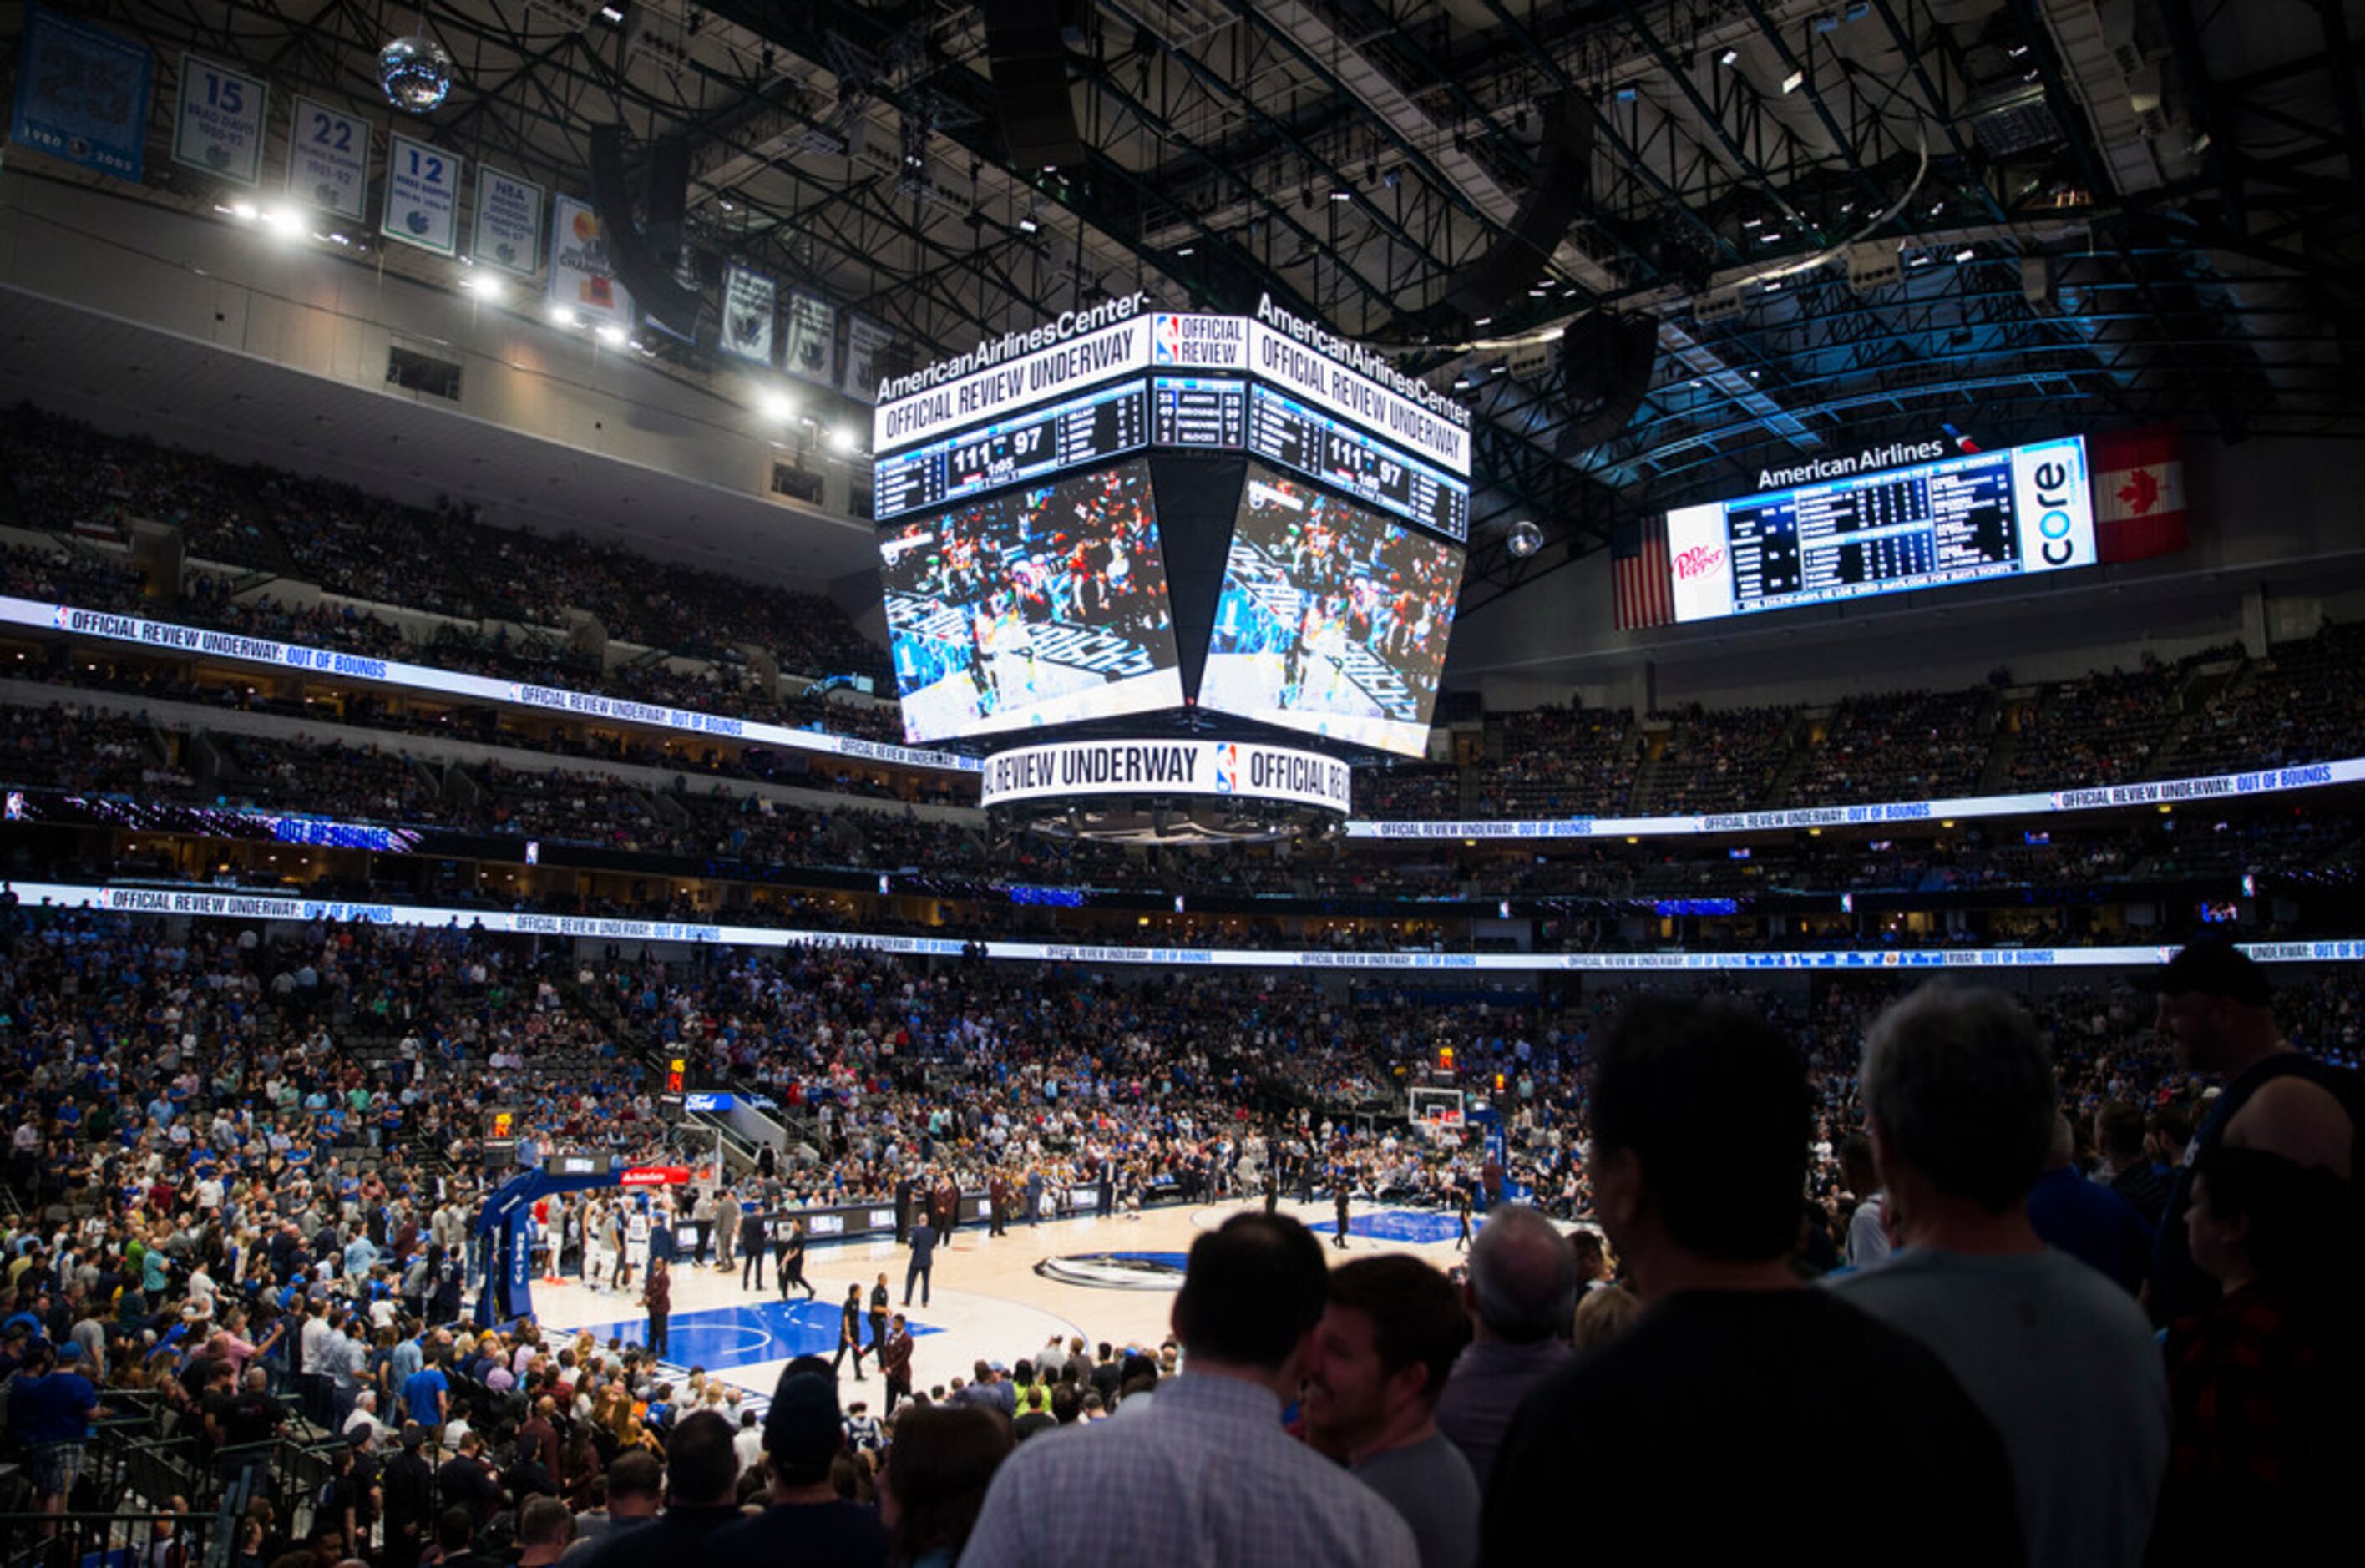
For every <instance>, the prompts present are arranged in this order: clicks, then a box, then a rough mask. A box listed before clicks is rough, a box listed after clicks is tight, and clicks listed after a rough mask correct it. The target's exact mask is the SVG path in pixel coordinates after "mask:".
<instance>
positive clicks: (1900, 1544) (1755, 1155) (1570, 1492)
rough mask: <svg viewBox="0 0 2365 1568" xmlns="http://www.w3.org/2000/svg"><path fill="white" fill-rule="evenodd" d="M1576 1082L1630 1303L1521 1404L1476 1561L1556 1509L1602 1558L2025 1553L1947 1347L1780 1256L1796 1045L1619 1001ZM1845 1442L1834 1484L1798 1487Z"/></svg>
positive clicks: (1540, 1527) (1853, 1558) (1802, 1080)
mask: <svg viewBox="0 0 2365 1568" xmlns="http://www.w3.org/2000/svg"><path fill="white" fill-rule="evenodd" d="M1590 1102H1591V1104H1592V1108H1593V1148H1592V1159H1591V1160H1590V1162H1589V1164H1590V1174H1591V1177H1592V1182H1593V1190H1594V1195H1595V1203H1596V1205H1597V1208H1598V1210H1599V1213H1600V1215H1601V1220H1602V1225H1603V1226H1604V1228H1605V1229H1606V1230H1607V1232H1608V1239H1609V1243H1610V1245H1611V1246H1612V1247H1614V1248H1615V1249H1617V1252H1618V1256H1619V1257H1620V1260H1623V1262H1624V1263H1625V1264H1626V1266H1627V1267H1628V1268H1629V1269H1630V1270H1631V1271H1632V1274H1633V1278H1634V1281H1635V1282H1636V1285H1637V1288H1638V1291H1639V1294H1641V1295H1642V1298H1643V1302H1644V1304H1645V1305H1644V1309H1643V1312H1642V1316H1641V1317H1640V1318H1639V1319H1638V1320H1637V1321H1636V1322H1635V1324H1634V1326H1633V1327H1631V1329H1629V1330H1628V1331H1627V1332H1626V1333H1625V1334H1624V1335H1623V1336H1622V1337H1620V1338H1618V1339H1617V1340H1615V1341H1613V1342H1612V1343H1611V1344H1609V1345H1608V1346H1606V1347H1604V1348H1603V1349H1601V1350H1597V1351H1595V1352H1593V1353H1591V1354H1589V1355H1586V1356H1584V1357H1581V1358H1578V1359H1577V1360H1575V1361H1573V1362H1572V1363H1571V1364H1570V1365H1569V1366H1567V1367H1565V1368H1564V1369H1563V1370H1562V1371H1560V1372H1556V1373H1554V1374H1553V1375H1552V1377H1551V1378H1550V1379H1549V1380H1548V1381H1546V1382H1545V1383H1543V1384H1542V1385H1541V1386H1540V1387H1539V1388H1538V1389H1537V1390H1536V1391H1535V1393H1533V1394H1530V1396H1529V1398H1528V1400H1527V1402H1526V1403H1525V1404H1524V1405H1522V1406H1520V1407H1519V1414H1518V1415H1517V1416H1516V1417H1513V1419H1512V1423H1511V1428H1510V1431H1509V1432H1508V1435H1507V1436H1506V1437H1505V1439H1504V1441H1503V1446H1502V1448H1501V1450H1500V1451H1499V1452H1498V1453H1497V1454H1496V1461H1495V1471H1494V1474H1493V1476H1492V1478H1491V1479H1490V1480H1489V1481H1488V1483H1487V1487H1486V1506H1485V1527H1484V1531H1483V1545H1482V1557H1481V1561H1483V1562H1487V1563H1490V1564H1501V1565H1509V1564H1528V1563H1532V1562H1541V1561H1546V1560H1548V1559H1552V1558H1555V1557H1558V1556H1560V1555H1562V1554H1564V1552H1565V1551H1566V1548H1567V1541H1568V1532H1569V1530H1570V1529H1572V1528H1573V1527H1574V1528H1577V1529H1582V1531H1583V1532H1584V1536H1585V1540H1586V1550H1587V1552H1588V1554H1589V1555H1597V1556H1598V1558H1599V1560H1600V1561H1602V1562H1622V1563H1650V1562H1663V1563H1677V1562H1743V1561H1753V1562H1814V1563H1817V1564H1818V1565H1819V1568H1855V1565H1857V1564H1875V1563H1877V1564H1882V1565H1884V1568H1886V1565H1889V1564H1894V1563H1897V1562H1915V1563H1917V1564H1923V1565H1932V1568H1934V1565H1940V1564H1960V1565H1962V1568H1973V1565H1978V1568H1996V1565H1999V1564H2003V1565H2009V1564H2012V1563H2017V1562H2021V1561H2022V1550H2021V1537H2020V1526H2019V1519H2018V1515H2017V1512H2016V1510H2015V1506H2014V1503H2013V1498H2012V1469H2011V1466H2010V1464H2009V1462H2007V1460H2006V1459H2005V1456H2004V1453H2003V1448H2002V1445H2001V1443H2000V1442H1998V1441H1997V1439H1996V1436H1995V1433H1994V1432H1993V1431H1992V1430H1991V1429H1990V1428H1989V1426H1988V1424H1987V1421H1986V1419H1985V1418H1984V1417H1981V1416H1980V1414H1979V1412H1978V1408H1977V1407H1976V1406H1973V1405H1972V1404H1971V1403H1970V1401H1969V1400H1968V1399H1967V1398H1966V1397H1965V1396H1964V1394H1963V1392H1962V1390H1961V1389H1960V1388H1959V1387H1957V1386H1956V1383H1955V1381H1954V1379H1953V1378H1952V1377H1951V1376H1949V1375H1948V1373H1947V1372H1946V1369H1945V1366H1944V1365H1943V1364H1942V1363H1941V1362H1940V1361H1938V1360H1937V1358H1936V1357H1935V1356H1933V1354H1932V1353H1931V1352H1930V1351H1928V1350H1924V1349H1923V1348H1922V1347H1921V1346H1920V1345H1917V1344H1915V1343H1914V1342H1913V1341H1912V1340H1911V1339H1910V1338H1907V1337H1906V1336H1904V1335H1902V1334H1900V1333H1899V1332H1897V1331H1896V1330H1895V1329H1892V1328H1889V1327H1886V1326H1884V1325H1882V1324H1880V1323H1877V1322H1876V1321H1875V1320H1873V1319H1872V1318H1871V1317H1869V1316H1866V1315H1865V1314H1864V1313H1862V1312H1860V1311H1858V1310H1857V1309H1856V1308H1855V1307H1853V1306H1850V1305H1847V1304H1845V1303H1844V1302H1842V1301H1841V1300H1839V1299H1838V1298H1837V1297H1836V1296H1834V1295H1833V1294H1831V1293H1829V1292H1827V1291H1811V1290H1808V1289H1805V1288H1804V1287H1803V1286H1802V1285H1801V1284H1800V1282H1799V1276H1798V1274H1797V1272H1796V1271H1794V1270H1793V1269H1792V1268H1791V1266H1790V1261H1789V1254H1790V1251H1791V1249H1792V1248H1793V1246H1794V1245H1795V1244H1796V1242H1797V1239H1798V1234H1799V1193H1801V1192H1802V1191H1803V1190H1804V1188H1805V1185H1806V1178H1807V1162H1808V1159H1809V1150H1808V1144H1809V1141H1810V1139H1811V1137H1813V1111H1812V1104H1813V1101H1812V1096H1811V1095H1810V1092H1809V1089H1808V1086H1807V1075H1806V1070H1805V1066H1804V1063H1803V1062H1802V1060H1801V1059H1800V1058H1799V1053H1798V1051H1797V1050H1796V1048H1795V1047H1792V1046H1791V1045H1790V1043H1789V1042H1788V1040H1786V1039H1784V1038H1783V1037H1782V1036H1779V1035H1777V1034H1776V1033H1775V1032H1774V1031H1773V1030H1771V1029H1769V1028H1768V1027H1766V1025H1765V1024H1764V1023H1762V1022H1761V1021H1759V1020H1758V1019H1757V1018H1755V1017H1754V1016H1752V1015H1750V1014H1747V1013H1745V1012H1742V1011H1740V1010H1738V1009H1734V1008H1732V1007H1726V1006H1711V1005H1703V1004H1698V1003H1676V1002H1641V1003H1637V1004H1636V1005H1634V1006H1632V1007H1630V1008H1629V1009H1628V1010H1627V1011H1626V1012H1625V1014H1623V1015H1622V1016H1621V1017H1620V1020H1619V1024H1618V1026H1617V1028H1616V1029H1615V1031H1614V1032H1613V1033H1612V1034H1611V1036H1610V1038H1609V1040H1608V1044H1607V1046H1606V1047H1604V1048H1603V1049H1601V1050H1600V1051H1599V1052H1597V1054H1596V1057H1595V1061H1594V1069H1593V1077H1592V1082H1591V1085H1590ZM1908 1431H1910V1432H1911V1433H1913V1434H1914V1441H1913V1442H1912V1443H1911V1445H1910V1446H1909V1445H1904V1444H1899V1443H1888V1442H1872V1441H1867V1439H1868V1438H1869V1437H1870V1436H1871V1435H1873V1434H1878V1433H1894V1432H1908ZM1842 1452H1844V1453H1846V1454H1847V1455H1848V1456H1849V1458H1848V1465H1849V1484H1848V1499H1847V1504H1846V1506H1843V1507H1833V1508H1809V1507H1806V1506H1802V1505H1803V1503H1804V1501H1805V1500H1806V1499H1808V1498H1810V1497H1813V1496H1815V1495H1818V1493H1819V1492H1820V1491H1821V1490H1822V1489H1824V1488H1826V1487H1827V1486H1828V1484H1829V1483H1830V1480H1831V1473H1830V1469H1829V1461H1830V1458H1831V1456H1832V1455H1833V1454H1837V1453H1842Z"/></svg>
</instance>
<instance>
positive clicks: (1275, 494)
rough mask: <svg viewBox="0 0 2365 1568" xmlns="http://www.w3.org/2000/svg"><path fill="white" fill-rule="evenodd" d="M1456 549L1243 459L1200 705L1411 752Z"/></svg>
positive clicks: (1439, 655) (1456, 572)
mask: <svg viewBox="0 0 2365 1568" xmlns="http://www.w3.org/2000/svg"><path fill="white" fill-rule="evenodd" d="M1461 588H1462V552H1461V551H1460V550H1458V549H1456V548H1454V547H1453V546H1452V545H1451V544H1448V543H1444V542H1443V541H1441V540H1436V539H1431V538H1429V536H1427V535H1426V534H1421V533H1416V532H1412V531H1410V530H1409V529H1404V528H1399V527H1397V526H1396V525H1395V523H1392V522H1390V521H1387V520H1386V519H1385V518H1384V517H1382V516H1380V515H1379V514H1378V513H1376V512H1373V511H1369V510H1365V509H1364V508H1362V507H1359V506H1353V505H1351V504H1349V503H1348V502H1345V501H1341V500H1335V499H1333V498H1330V497H1328V496H1326V495H1324V494H1322V493H1321V492H1319V491H1317V490H1316V489H1314V488H1313V487H1311V486H1307V485H1301V484H1296V483H1293V482H1291V481H1289V480H1284V479H1277V478H1273V477H1272V476H1270V472H1269V471H1267V470H1261V469H1256V468H1251V469H1250V474H1249V480H1248V486H1247V488H1246V489H1245V490H1244V491H1243V493H1242V495H1241V498H1240V510H1239V518H1238V521H1236V522H1235V524H1234V526H1233V529H1232V544H1231V550H1230V553H1229V554H1227V556H1226V558H1225V562H1224V589H1223V594H1222V596H1221V597H1220V598H1219V599H1217V600H1216V625H1215V632H1214V634H1213V635H1212V636H1211V637H1210V639H1209V641H1208V644H1207V669H1206V675H1205V678H1203V679H1202V681H1201V682H1200V686H1199V705H1200V706H1201V707H1203V708H1209V709H1214V710H1216V711H1221V712H1226V713H1237V714H1239V715H1240V716H1241V717H1243V718H1249V719H1261V720H1263V721H1265V722H1268V723H1272V724H1280V725H1283V726H1286V727H1287V728H1290V729H1294V730H1304V731H1306V732H1308V733H1310V734H1317V735H1329V736H1333V737H1335V738H1337V739H1339V740H1343V741H1350V742H1352V743H1354V744H1355V745H1367V746H1373V747H1376V748H1377V749H1379V750H1383V751H1394V752H1402V753H1405V754H1407V755H1410V756H1418V755H1419V754H1420V753H1421V752H1422V750H1423V749H1425V748H1426V746H1427V745H1428V744H1429V713H1430V711H1432V710H1433V709H1434V708H1435V707H1436V705H1437V681H1438V677H1439V675H1440V672H1441V671H1442V670H1443V669H1444V667H1445V645H1446V643H1447V641H1448V639H1449V638H1450V637H1451V635H1452V630H1453V606H1454V600H1455V597H1456V596H1457V595H1458V594H1459V593H1460V591H1461Z"/></svg>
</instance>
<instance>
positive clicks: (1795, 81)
mask: <svg viewBox="0 0 2365 1568" xmlns="http://www.w3.org/2000/svg"><path fill="white" fill-rule="evenodd" d="M1806 84H1807V73H1805V72H1803V71H1793V72H1791V73H1790V74H1788V76H1785V77H1783V78H1782V91H1783V93H1784V94H1785V95H1788V94H1791V93H1795V92H1797V91H1798V90H1799V88H1801V87H1803V86H1805V85H1806Z"/></svg>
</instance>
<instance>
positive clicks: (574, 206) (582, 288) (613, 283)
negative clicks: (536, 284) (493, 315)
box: [550, 196, 633, 330]
mask: <svg viewBox="0 0 2365 1568" xmlns="http://www.w3.org/2000/svg"><path fill="white" fill-rule="evenodd" d="M551 209H552V215H553V216H552V219H551V225H550V302H551V303H552V304H553V305H564V306H566V307H567V308H570V309H574V310H579V311H581V312H582V313H583V314H584V315H586V316H588V317H589V318H591V319H593V320H595V321H611V322H613V323H614V324H615V325H617V326H619V327H622V328H624V329H625V330H631V329H632V327H633V297H632V295H631V294H630V293H628V292H627V291H626V290H625V288H624V286H623V284H622V282H620V281H619V280H618V279H617V277H616V274H615V271H614V269H613V268H612V267H611V265H610V264H609V261H608V244H607V241H605V240H603V239H602V238H600V215H599V214H598V213H596V212H594V211H592V210H591V207H590V204H588V202H580V201H577V200H576V199H575V198H574V197H573V196H560V197H559V198H558V199H557V200H556V201H555V202H553V203H552V204H551Z"/></svg>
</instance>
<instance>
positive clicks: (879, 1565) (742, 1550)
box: [705, 1356, 888, 1568]
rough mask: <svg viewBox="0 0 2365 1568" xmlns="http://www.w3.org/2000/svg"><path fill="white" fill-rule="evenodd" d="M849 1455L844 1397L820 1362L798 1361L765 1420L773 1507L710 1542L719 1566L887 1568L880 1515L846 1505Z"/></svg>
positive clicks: (711, 1557)
mask: <svg viewBox="0 0 2365 1568" xmlns="http://www.w3.org/2000/svg"><path fill="white" fill-rule="evenodd" d="M845 1449H846V1429H845V1426H844V1423H843V1421H842V1419H841V1417H840V1416H839V1413H838V1407H837V1389H836V1387H835V1385H834V1384H833V1383H831V1381H830V1374H829V1373H828V1372H826V1371H825V1370H823V1369H822V1363H821V1361H820V1360H819V1359H818V1358H816V1357H809V1356H805V1357H799V1358H798V1359H797V1360H796V1361H790V1363H789V1365H788V1369H787V1370H786V1371H785V1372H782V1373H781V1374H780V1382H779V1386H778V1387H777V1388H776V1389H775V1390H774V1391H773V1394H772V1408H771V1410H770V1411H769V1413H768V1414H767V1415H766V1417H765V1418H764V1451H765V1453H766V1454H768V1456H770V1458H771V1461H772V1493H771V1506H769V1507H768V1508H766V1509H765V1510H764V1512H763V1514H762V1515H761V1516H760V1517H759V1518H752V1519H742V1520H740V1521H739V1522H738V1523H736V1524H732V1525H726V1526H724V1527H723V1529H718V1530H716V1531H715V1532H714V1533H713V1534H712V1535H711V1536H709V1537H707V1538H706V1551H705V1555H706V1556H707V1557H708V1559H709V1560H711V1561H712V1562H744V1563H762V1562H781V1563H786V1562H794V1563H796V1564H797V1565H798V1568H885V1564H886V1562H887V1552H888V1540H887V1529H886V1527H885V1526H884V1525H883V1524H881V1523H880V1518H879V1515H878V1514H877V1513H876V1512H874V1511H873V1510H871V1509H869V1508H867V1507H864V1506H862V1505H860V1504H858V1503H849V1502H846V1500H844V1499H843V1498H841V1497H839V1496H838V1495H837V1490H836V1488H835V1486H833V1485H831V1484H830V1467H831V1465H832V1463H833V1462H835V1460H836V1459H837V1457H838V1455H839V1454H841V1453H843V1452H844V1451H845Z"/></svg>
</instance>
